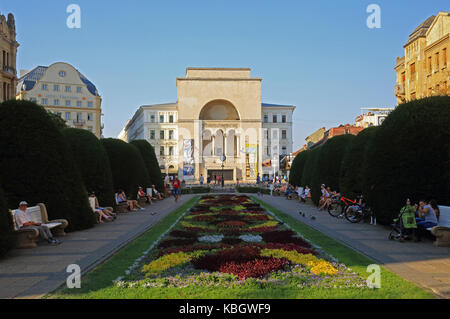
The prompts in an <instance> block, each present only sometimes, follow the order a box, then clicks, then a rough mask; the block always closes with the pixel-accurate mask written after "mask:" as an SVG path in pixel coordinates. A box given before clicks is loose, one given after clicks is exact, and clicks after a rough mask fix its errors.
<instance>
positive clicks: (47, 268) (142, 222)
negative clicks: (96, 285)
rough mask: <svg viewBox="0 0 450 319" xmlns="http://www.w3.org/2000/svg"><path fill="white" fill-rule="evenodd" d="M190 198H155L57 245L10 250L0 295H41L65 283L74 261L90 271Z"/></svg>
mask: <svg viewBox="0 0 450 319" xmlns="http://www.w3.org/2000/svg"><path fill="white" fill-rule="evenodd" d="M192 197H193V195H183V196H181V197H180V200H179V202H178V203H175V202H174V200H173V198H169V199H165V200H163V201H158V202H155V203H154V204H153V205H147V206H146V207H145V210H142V211H136V212H132V213H127V214H121V215H119V216H118V218H117V220H116V221H114V222H110V223H104V224H100V225H96V226H95V227H93V228H91V229H87V230H84V231H78V232H73V233H69V234H67V236H65V237H63V238H61V240H62V244H61V245H59V246H50V245H48V244H46V243H41V244H40V245H39V247H37V248H33V249H16V250H13V251H12V252H11V254H10V255H9V256H8V257H7V258H4V259H2V260H0V298H40V297H42V296H43V295H45V294H47V293H49V292H51V291H53V290H54V289H56V288H58V287H59V286H60V285H62V284H64V283H65V282H66V279H67V276H68V275H69V274H68V273H67V272H66V268H67V266H68V265H70V264H78V265H79V266H80V267H81V271H82V273H85V272H86V271H89V270H91V269H92V268H93V267H95V266H96V265H98V264H99V263H101V262H103V261H104V260H105V259H107V258H108V257H110V256H111V255H112V254H114V253H115V252H116V251H117V250H119V249H120V248H122V247H123V246H125V245H126V244H128V243H129V242H130V241H132V240H133V239H135V238H137V237H138V236H139V235H141V234H142V233H144V232H145V231H147V230H148V229H150V228H151V227H152V226H153V225H154V224H155V223H157V222H158V221H159V220H161V219H162V218H164V217H165V216H167V215H168V214H169V213H171V212H172V211H173V210H175V209H176V208H178V207H180V206H181V205H183V204H184V203H186V201H188V200H189V199H190V198H192ZM151 212H157V214H155V215H151V214H150V213H151Z"/></svg>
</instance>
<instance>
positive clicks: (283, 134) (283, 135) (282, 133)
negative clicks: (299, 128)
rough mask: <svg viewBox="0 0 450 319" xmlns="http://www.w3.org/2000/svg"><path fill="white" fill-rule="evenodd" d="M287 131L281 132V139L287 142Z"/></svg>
mask: <svg viewBox="0 0 450 319" xmlns="http://www.w3.org/2000/svg"><path fill="white" fill-rule="evenodd" d="M286 135H287V134H286V130H282V131H281V138H282V139H283V140H285V139H286Z"/></svg>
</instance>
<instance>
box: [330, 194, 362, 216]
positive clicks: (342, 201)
mask: <svg viewBox="0 0 450 319" xmlns="http://www.w3.org/2000/svg"><path fill="white" fill-rule="evenodd" d="M355 204H356V199H355V200H351V199H349V198H347V197H344V196H333V197H332V198H331V203H330V205H329V206H328V213H329V214H330V215H331V216H332V217H336V218H338V217H339V216H341V217H342V216H343V215H344V213H345V211H346V210H347V207H349V206H351V205H355Z"/></svg>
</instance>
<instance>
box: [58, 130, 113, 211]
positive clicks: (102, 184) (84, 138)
mask: <svg viewBox="0 0 450 319" xmlns="http://www.w3.org/2000/svg"><path fill="white" fill-rule="evenodd" d="M62 133H63V135H64V136H65V138H66V140H67V141H68V142H69V145H70V146H71V149H72V153H73V157H74V159H75V162H76V163H77V165H78V168H79V170H80V173H81V177H82V178H83V181H84V185H85V186H86V189H87V191H88V192H92V191H94V192H95V194H96V195H97V198H98V201H99V203H100V205H102V206H114V205H115V200H114V190H113V181H112V175H111V167H110V165H109V158H108V154H107V153H106V151H105V149H104V147H103V145H102V143H101V142H100V140H99V139H98V138H97V137H96V136H95V135H94V134H92V133H91V132H89V131H87V130H82V129H77V128H65V129H63V130H62Z"/></svg>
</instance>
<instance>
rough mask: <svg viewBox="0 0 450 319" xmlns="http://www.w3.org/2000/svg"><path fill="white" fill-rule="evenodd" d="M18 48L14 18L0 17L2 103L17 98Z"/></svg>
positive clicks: (0, 83) (0, 99)
mask: <svg viewBox="0 0 450 319" xmlns="http://www.w3.org/2000/svg"><path fill="white" fill-rule="evenodd" d="M18 47H19V43H17V41H16V25H15V21H14V16H13V15H12V14H11V13H10V14H8V18H6V17H5V16H4V15H0V63H1V64H0V102H2V101H5V100H9V99H14V98H15V97H16V94H15V93H16V86H17V70H16V58H17V48H18Z"/></svg>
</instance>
